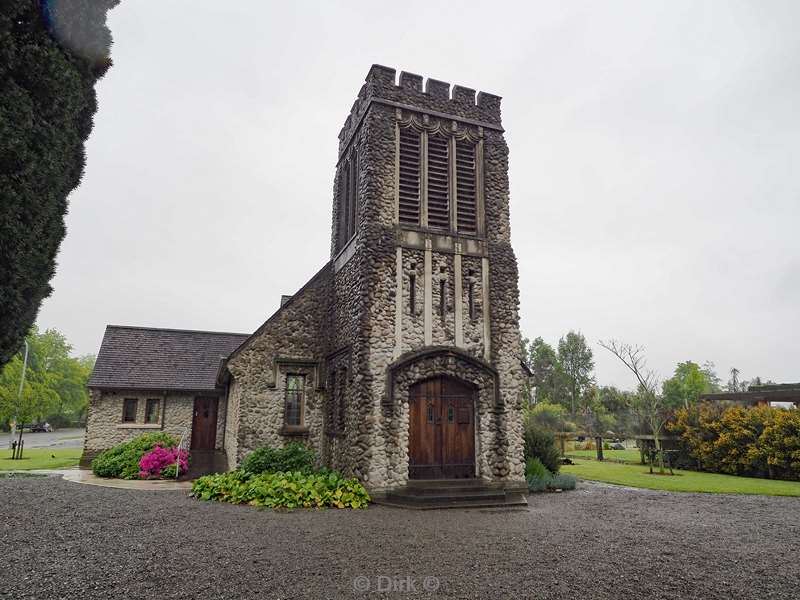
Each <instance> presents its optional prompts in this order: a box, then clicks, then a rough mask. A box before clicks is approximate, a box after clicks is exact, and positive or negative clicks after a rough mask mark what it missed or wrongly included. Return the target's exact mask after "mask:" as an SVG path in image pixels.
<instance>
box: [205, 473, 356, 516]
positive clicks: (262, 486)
mask: <svg viewBox="0 0 800 600" xmlns="http://www.w3.org/2000/svg"><path fill="white" fill-rule="evenodd" d="M192 496H193V497H195V498H198V499H200V500H214V501H217V502H229V503H231V504H250V505H252V506H269V507H271V508H289V509H291V508H326V507H332V508H366V507H367V505H368V504H369V501H370V497H369V494H368V493H367V490H366V489H365V488H364V486H363V485H361V483H359V481H358V480H357V479H345V478H343V477H342V476H341V475H339V474H338V473H335V472H326V473H303V472H300V471H294V472H278V473H260V474H252V473H248V472H246V471H244V470H241V469H240V470H237V471H231V472H229V473H221V474H217V475H206V476H205V477H200V478H199V479H197V480H195V481H194V483H193V484H192Z"/></svg>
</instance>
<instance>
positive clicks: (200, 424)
mask: <svg viewBox="0 0 800 600" xmlns="http://www.w3.org/2000/svg"><path fill="white" fill-rule="evenodd" d="M218 405H219V398H215V397H211V396H197V397H196V398H195V399H194V414H193V416H192V450H213V449H214V446H215V444H216V441H217V408H218Z"/></svg>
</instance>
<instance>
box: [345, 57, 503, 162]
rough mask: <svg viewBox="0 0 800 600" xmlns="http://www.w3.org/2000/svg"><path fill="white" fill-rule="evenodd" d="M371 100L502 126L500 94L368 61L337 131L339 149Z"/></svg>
mask: <svg viewBox="0 0 800 600" xmlns="http://www.w3.org/2000/svg"><path fill="white" fill-rule="evenodd" d="M373 101H378V102H383V103H385V104H389V105H393V106H397V107H400V108H402V107H407V108H408V109H410V110H417V111H429V112H431V113H433V114H438V115H444V116H447V117H452V118H453V119H455V120H463V121H465V122H469V123H473V124H477V125H484V126H489V127H493V128H496V129H502V126H501V116H500V101H501V98H500V96H497V95H495V94H490V93H487V92H476V91H475V90H474V89H472V88H468V87H464V86H461V85H453V86H451V85H450V84H449V83H447V82H444V81H439V80H438V79H433V78H431V77H429V78H428V79H427V80H425V79H424V78H423V77H422V75H417V74H415V73H409V72H407V71H401V72H400V75H399V77H398V76H397V71H396V70H395V69H393V68H391V67H384V66H382V65H372V67H371V68H370V70H369V72H368V73H367V76H366V79H365V83H364V85H363V86H362V87H361V90H360V91H359V93H358V98H356V101H355V102H354V103H353V106H352V108H351V109H350V114H349V115H348V117H347V119H346V120H345V123H344V126H343V127H342V130H341V131H340V132H339V149H340V152H341V151H342V150H343V149H344V145H345V144H346V143H347V141H348V140H349V138H350V136H351V135H352V133H353V132H354V131H355V129H356V128H357V127H358V125H359V123H360V122H361V119H362V117H363V116H364V113H365V112H366V110H367V108H368V107H369V105H370V103H371V102H373Z"/></svg>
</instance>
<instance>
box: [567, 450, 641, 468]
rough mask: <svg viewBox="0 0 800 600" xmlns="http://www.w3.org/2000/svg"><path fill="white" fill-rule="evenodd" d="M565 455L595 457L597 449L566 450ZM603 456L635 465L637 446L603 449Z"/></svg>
mask: <svg viewBox="0 0 800 600" xmlns="http://www.w3.org/2000/svg"><path fill="white" fill-rule="evenodd" d="M567 456H569V457H570V458H574V457H576V456H578V457H583V458H595V457H596V456H597V450H568V451H567ZM603 456H604V457H605V458H610V459H613V460H621V461H623V462H629V463H636V464H637V465H638V464H639V462H640V459H639V449H638V448H628V449H626V450H603Z"/></svg>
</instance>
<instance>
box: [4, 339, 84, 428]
mask: <svg viewBox="0 0 800 600" xmlns="http://www.w3.org/2000/svg"><path fill="white" fill-rule="evenodd" d="M27 340H28V347H29V352H28V368H27V370H26V372H25V384H24V386H23V388H22V398H21V400H18V394H19V383H20V378H21V376H22V363H23V355H22V353H17V354H16V355H14V356H13V357H12V359H11V360H10V361H9V362H8V363H7V364H6V365H5V367H3V369H2V370H1V371H0V424H2V425H6V424H8V423H9V421H11V420H12V419H13V418H14V417H15V416H16V417H17V421H18V422H19V423H23V422H30V421H39V420H42V419H47V420H50V421H59V420H60V421H62V422H72V421H75V420H79V419H80V418H81V417H82V416H83V413H84V412H85V410H86V407H87V404H88V400H89V397H88V393H87V391H86V383H87V382H88V381H89V376H90V375H91V373H92V369H93V368H94V356H81V357H77V358H76V357H73V356H70V353H71V352H72V346H70V344H69V343H68V342H67V340H66V338H65V337H64V335H63V334H61V333H60V332H58V331H56V330H55V329H48V330H47V331H45V332H43V333H39V331H38V329H37V328H36V327H34V328H33V329H32V330H31V332H30V334H28V337H27Z"/></svg>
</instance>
